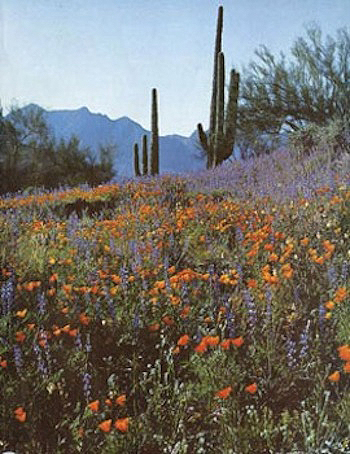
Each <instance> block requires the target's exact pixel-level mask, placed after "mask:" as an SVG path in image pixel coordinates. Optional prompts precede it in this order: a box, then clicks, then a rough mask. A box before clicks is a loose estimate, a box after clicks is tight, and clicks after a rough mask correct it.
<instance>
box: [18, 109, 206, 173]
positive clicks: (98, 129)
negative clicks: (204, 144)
mask: <svg viewBox="0 0 350 454" xmlns="http://www.w3.org/2000/svg"><path fill="white" fill-rule="evenodd" d="M33 107H34V108H40V109H41V107H39V106H36V105H35V104H30V105H28V106H26V107H24V109H25V110H26V109H29V108H33ZM42 110H43V111H44V118H45V119H46V121H47V124H48V126H49V128H50V130H51V132H52V133H53V135H54V137H55V138H56V139H58V140H60V139H61V138H62V139H65V140H67V139H69V138H70V137H71V136H72V135H75V136H77V137H78V138H79V139H80V143H81V146H82V147H89V148H90V149H91V150H92V151H93V152H94V153H97V152H98V149H99V146H100V145H108V144H115V145H116V157H115V160H114V168H115V170H116V173H117V176H126V177H129V176H132V175H134V169H133V146H134V143H135V142H138V143H139V147H140V149H141V145H142V136H143V135H144V134H147V136H148V144H149V145H150V137H151V133H150V131H147V130H146V129H144V128H143V127H142V126H141V125H139V124H138V123H136V122H134V121H133V120H131V119H130V118H128V117H121V118H118V119H117V120H111V119H110V118H108V117H107V116H106V115H102V114H99V113H92V112H90V111H89V109H88V108H86V107H81V108H80V109H77V110H45V109H42ZM159 164H160V166H159V167H160V173H185V172H190V171H196V170H200V169H204V168H205V160H204V159H203V157H201V151H200V148H198V144H197V139H196V134H192V135H191V136H190V137H182V136H179V135H168V136H163V137H160V138H159Z"/></svg>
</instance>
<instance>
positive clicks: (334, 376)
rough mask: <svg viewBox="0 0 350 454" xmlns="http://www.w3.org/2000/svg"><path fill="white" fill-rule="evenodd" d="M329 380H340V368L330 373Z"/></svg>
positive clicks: (334, 381)
mask: <svg viewBox="0 0 350 454" xmlns="http://www.w3.org/2000/svg"><path fill="white" fill-rule="evenodd" d="M328 380H329V381H331V382H333V383H336V382H338V381H339V380H340V372H339V370H336V371H335V372H333V374H331V375H329V376H328Z"/></svg>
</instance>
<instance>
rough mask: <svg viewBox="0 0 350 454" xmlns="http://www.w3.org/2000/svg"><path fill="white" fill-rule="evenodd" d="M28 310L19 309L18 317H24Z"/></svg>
mask: <svg viewBox="0 0 350 454" xmlns="http://www.w3.org/2000/svg"><path fill="white" fill-rule="evenodd" d="M27 312H28V310H27V309H23V310H22V311H17V312H16V316H17V317H18V318H24V317H25V316H26V315H27Z"/></svg>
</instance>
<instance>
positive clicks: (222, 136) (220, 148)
mask: <svg viewBox="0 0 350 454" xmlns="http://www.w3.org/2000/svg"><path fill="white" fill-rule="evenodd" d="M222 29H223V7H222V6H220V7H219V9H218V20H217V26H216V38H215V50H214V73H213V88H212V97H211V106H210V126H209V132H208V135H207V134H206V133H205V132H204V129H203V126H202V125H201V124H198V126H197V129H198V137H199V141H200V144H201V146H202V148H203V149H204V151H205V152H206V155H207V168H211V167H215V166H217V165H219V164H221V163H222V162H223V161H224V160H225V159H228V158H229V157H230V156H231V154H232V150H233V147H234V142H235V137H236V124H237V99H238V90H239V74H238V73H237V72H235V71H234V70H232V71H231V80H230V87H229V95H228V102H227V107H226V113H225V58H224V53H223V52H222V50H221V47H222Z"/></svg>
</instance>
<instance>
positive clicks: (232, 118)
mask: <svg viewBox="0 0 350 454" xmlns="http://www.w3.org/2000/svg"><path fill="white" fill-rule="evenodd" d="M239 77H240V76H239V73H238V72H236V71H235V70H234V69H232V70H231V76H230V86H229V96H228V102H227V108H226V118H225V127H224V134H225V136H224V147H223V155H222V161H224V160H225V159H227V158H229V157H230V156H231V154H232V150H233V147H234V144H235V139H236V129H237V110H238V106H237V101H238V93H239ZM222 161H221V162H222Z"/></svg>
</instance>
